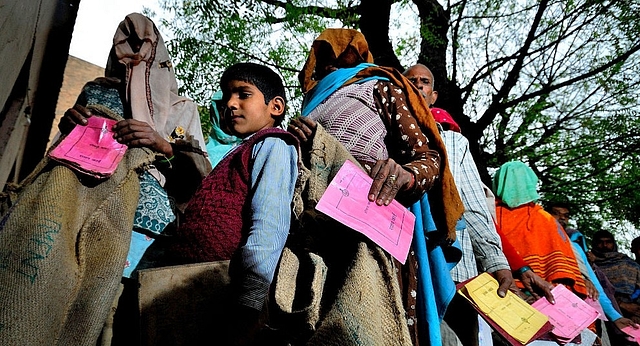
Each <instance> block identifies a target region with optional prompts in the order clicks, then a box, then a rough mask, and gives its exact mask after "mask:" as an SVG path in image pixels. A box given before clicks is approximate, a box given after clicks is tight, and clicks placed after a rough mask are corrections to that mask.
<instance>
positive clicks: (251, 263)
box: [237, 137, 298, 310]
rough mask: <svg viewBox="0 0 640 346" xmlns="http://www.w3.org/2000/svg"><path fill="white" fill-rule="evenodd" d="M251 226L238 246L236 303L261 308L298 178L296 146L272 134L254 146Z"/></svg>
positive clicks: (286, 231) (285, 233)
mask: <svg viewBox="0 0 640 346" xmlns="http://www.w3.org/2000/svg"><path fill="white" fill-rule="evenodd" d="M252 160H253V165H252V170H251V190H250V194H252V198H251V226H250V229H249V235H248V238H247V242H246V244H244V245H243V246H242V247H241V248H240V253H241V257H240V258H241V263H239V264H238V265H239V266H240V267H239V268H237V269H239V271H240V273H242V275H240V276H239V277H240V280H241V281H242V282H241V283H240V285H239V287H240V290H241V291H240V292H239V303H240V304H242V305H244V306H248V307H251V308H254V309H256V310H262V307H263V305H264V302H265V300H266V298H267V295H268V292H269V286H270V285H271V281H272V280H273V276H274V273H275V270H276V266H277V265H278V261H279V260H280V255H281V254H282V249H283V248H284V245H285V242H286V240H287V236H288V235H289V226H290V224H291V201H292V200H293V192H294V188H295V183H296V179H297V177H298V152H297V148H296V147H295V146H292V145H289V144H287V143H285V142H284V141H283V140H282V139H279V138H275V137H268V138H265V139H264V140H263V141H260V142H257V143H256V144H255V145H254V146H253V151H252Z"/></svg>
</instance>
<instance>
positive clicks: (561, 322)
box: [531, 285, 600, 343]
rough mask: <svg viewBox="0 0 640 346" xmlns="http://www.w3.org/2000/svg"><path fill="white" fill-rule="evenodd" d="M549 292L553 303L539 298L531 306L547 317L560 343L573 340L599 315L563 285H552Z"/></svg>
mask: <svg viewBox="0 0 640 346" xmlns="http://www.w3.org/2000/svg"><path fill="white" fill-rule="evenodd" d="M551 293H553V298H554V299H555V300H556V303H555V304H551V303H549V301H548V300H547V299H546V298H541V299H538V300H537V301H536V302H534V303H533V304H531V306H533V307H534V308H536V309H538V311H540V312H542V313H543V314H545V315H547V317H549V321H550V322H551V324H552V325H553V330H552V331H551V333H552V334H553V335H554V336H556V337H557V338H558V340H559V341H561V342H562V343H566V342H569V341H571V340H573V338H575V337H576V336H578V334H580V332H581V331H582V330H583V329H585V328H587V327H588V326H589V325H590V324H591V323H593V321H595V320H596V319H597V318H598V317H600V313H599V312H598V311H597V310H596V309H594V308H593V307H591V306H589V304H587V303H586V302H585V301H584V300H582V299H580V297H578V296H576V295H575V294H574V293H573V292H571V291H569V289H567V288H566V287H565V286H564V285H558V286H556V287H554V288H553V289H552V290H551Z"/></svg>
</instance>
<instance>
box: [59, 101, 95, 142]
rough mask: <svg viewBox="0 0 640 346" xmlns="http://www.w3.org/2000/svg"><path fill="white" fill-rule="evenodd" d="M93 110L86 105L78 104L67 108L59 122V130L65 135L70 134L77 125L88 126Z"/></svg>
mask: <svg viewBox="0 0 640 346" xmlns="http://www.w3.org/2000/svg"><path fill="white" fill-rule="evenodd" d="M92 115H93V114H91V111H90V110H89V109H87V108H85V107H84V106H81V105H79V104H76V105H74V106H73V108H69V109H67V111H66V112H64V115H63V116H62V118H61V119H60V122H59V123H58V130H60V132H61V133H62V134H64V135H68V134H69V132H71V130H73V128H74V127H76V125H82V126H86V125H87V123H88V121H87V118H89V117H90V116H92Z"/></svg>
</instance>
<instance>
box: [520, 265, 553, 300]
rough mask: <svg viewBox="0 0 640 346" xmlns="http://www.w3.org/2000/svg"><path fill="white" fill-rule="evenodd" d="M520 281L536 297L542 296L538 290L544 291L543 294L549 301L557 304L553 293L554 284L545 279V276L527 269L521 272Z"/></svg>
mask: <svg viewBox="0 0 640 346" xmlns="http://www.w3.org/2000/svg"><path fill="white" fill-rule="evenodd" d="M520 281H522V283H523V284H524V287H525V288H526V289H527V290H528V291H529V292H531V295H532V296H534V297H535V298H536V299H538V298H540V296H539V295H538V292H542V294H543V295H544V296H545V297H546V298H547V300H548V301H549V303H551V304H555V303H556V300H555V299H554V298H553V293H551V290H552V289H553V284H552V283H550V282H547V281H545V280H544V279H543V278H541V277H540V276H538V274H536V273H534V272H533V271H532V270H527V271H525V272H524V273H522V274H521V277H520Z"/></svg>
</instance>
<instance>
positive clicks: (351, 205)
mask: <svg viewBox="0 0 640 346" xmlns="http://www.w3.org/2000/svg"><path fill="white" fill-rule="evenodd" d="M372 182H373V180H372V179H371V178H370V177H369V176H368V175H367V174H366V173H365V172H364V171H362V169H361V168H359V167H358V166H356V165H355V164H353V163H352V162H350V161H345V163H344V165H343V166H342V168H340V171H338V174H336V176H335V178H333V180H332V181H331V183H330V184H329V187H327V190H326V191H325V192H324V194H323V195H322V197H321V198H320V201H319V202H318V205H317V206H316V209H317V210H319V211H321V212H323V213H325V214H327V215H328V216H330V217H332V218H334V219H335V220H337V221H339V222H340V223H342V224H344V225H346V226H348V227H350V228H352V229H354V230H356V231H358V232H360V233H362V234H364V235H365V236H367V237H368V238H369V239H371V240H372V241H373V242H375V243H376V244H378V245H379V246H380V247H382V248H383V249H384V250H386V251H387V252H389V253H390V254H391V255H392V256H393V257H395V258H396V259H397V260H398V261H400V262H401V263H402V264H404V263H405V261H406V259H407V255H408V253H409V247H410V246H411V240H412V238H413V228H414V222H415V216H414V215H413V214H412V213H411V212H410V211H409V210H408V209H407V208H406V207H404V206H403V205H402V204H400V203H398V202H397V201H395V200H394V201H393V202H391V204H389V205H388V206H379V205H377V204H376V203H375V202H370V201H369V199H368V198H367V196H368V194H369V189H370V188H371V183H372Z"/></svg>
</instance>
